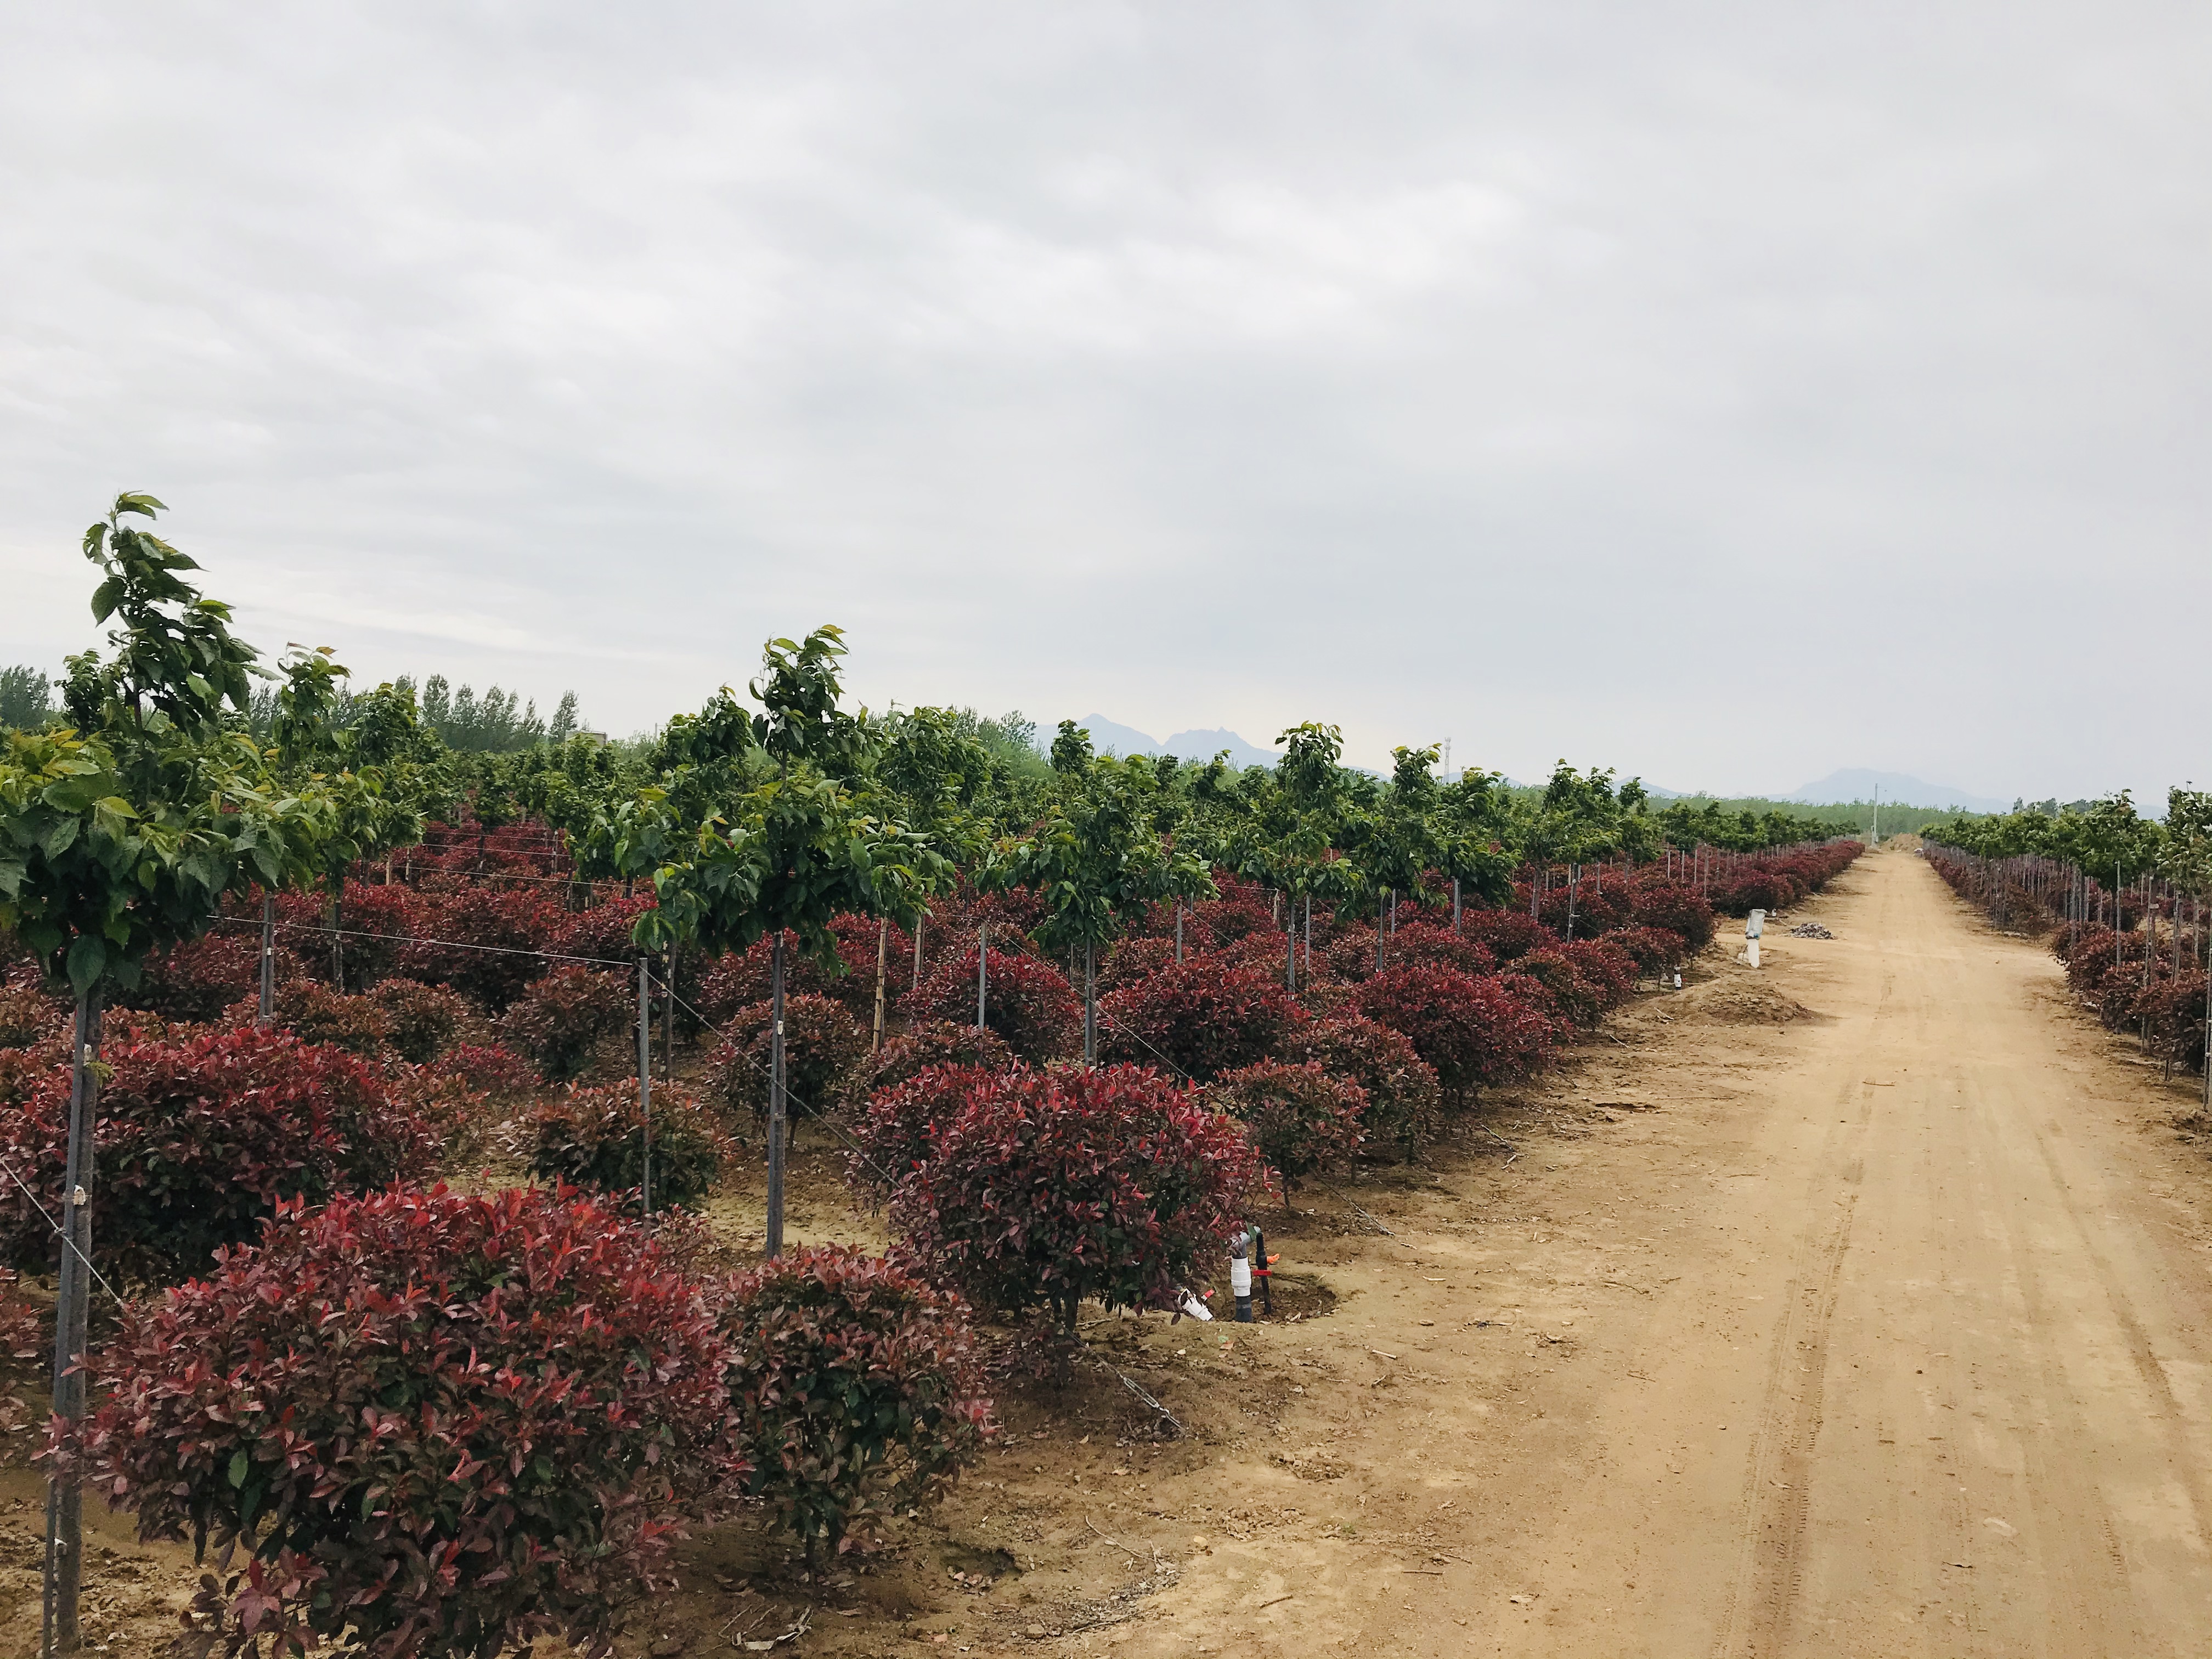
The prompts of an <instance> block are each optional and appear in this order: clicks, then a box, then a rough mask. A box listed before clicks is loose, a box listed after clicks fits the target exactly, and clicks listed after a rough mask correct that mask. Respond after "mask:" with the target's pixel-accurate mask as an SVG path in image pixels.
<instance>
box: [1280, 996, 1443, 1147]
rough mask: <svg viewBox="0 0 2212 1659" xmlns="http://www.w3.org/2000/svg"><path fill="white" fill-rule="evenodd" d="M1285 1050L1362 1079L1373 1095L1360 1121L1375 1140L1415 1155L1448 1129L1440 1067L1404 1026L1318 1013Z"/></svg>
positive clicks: (1363, 1087)
mask: <svg viewBox="0 0 2212 1659" xmlns="http://www.w3.org/2000/svg"><path fill="white" fill-rule="evenodd" d="M1284 1055H1285V1058H1286V1059H1288V1060H1293V1061H1301V1060H1312V1061H1315V1062H1317V1063H1318V1064H1319V1065H1320V1066H1321V1068H1322V1070H1323V1071H1325V1072H1327V1073H1328V1074H1329V1075H1330V1076H1332V1077H1340V1078H1345V1079H1348V1080H1350V1081H1351V1082H1353V1083H1356V1084H1358V1085H1359V1086H1360V1088H1361V1090H1362V1091H1364V1093H1365V1094H1366V1096H1367V1110H1366V1113H1365V1114H1364V1115H1363V1116H1362V1117H1361V1119H1360V1127H1361V1130H1362V1132H1363V1133H1364V1134H1365V1136H1366V1137H1367V1139H1368V1141H1369V1143H1370V1145H1372V1144H1381V1145H1387V1146H1392V1147H1394V1148H1395V1150H1396V1152H1397V1153H1398V1155H1399V1156H1400V1157H1401V1158H1413V1156H1414V1155H1415V1154H1416V1153H1418V1152H1419V1151H1420V1149H1421V1147H1422V1146H1423V1144H1424V1143H1425V1142H1427V1141H1431V1140H1433V1139H1436V1138H1437V1135H1438V1134H1439V1133H1442V1132H1443V1089H1442V1088H1441V1087H1440V1086H1439V1085H1438V1084H1437V1073H1436V1068H1435V1067H1434V1066H1431V1065H1430V1064H1429V1063H1428V1061H1426V1060H1423V1059H1422V1058H1421V1057H1420V1055H1419V1054H1418V1053H1417V1052H1416V1051H1415V1050H1414V1048H1413V1042H1411V1040H1409V1039H1408V1038H1407V1036H1406V1035H1405V1034H1404V1033H1403V1032H1401V1031H1395V1030H1391V1028H1390V1027H1389V1026H1388V1025H1384V1024H1382V1023H1381V1022H1379V1021H1376V1020H1372V1019H1369V1018H1367V1017H1366V1016H1365V1015H1364V1014H1352V1013H1342V1014H1335V1015H1332V1016H1331V1017H1330V1018H1327V1019H1317V1020H1315V1021H1314V1022H1313V1023H1312V1024H1309V1025H1306V1026H1304V1027H1302V1028H1301V1029H1300V1030H1297V1032H1295V1033H1294V1034H1292V1036H1291V1039H1290V1041H1289V1042H1286V1043H1285V1044H1284Z"/></svg>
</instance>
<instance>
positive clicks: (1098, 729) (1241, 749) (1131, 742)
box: [1076, 714, 1282, 767]
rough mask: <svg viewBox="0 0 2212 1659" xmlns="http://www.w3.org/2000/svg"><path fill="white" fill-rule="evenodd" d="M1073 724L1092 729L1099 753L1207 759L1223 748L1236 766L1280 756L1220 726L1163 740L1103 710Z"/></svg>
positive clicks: (1268, 763) (1261, 763) (1263, 762)
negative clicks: (1124, 723) (1110, 718)
mask: <svg viewBox="0 0 2212 1659" xmlns="http://www.w3.org/2000/svg"><path fill="white" fill-rule="evenodd" d="M1076 724H1077V725H1078V726H1081V727H1082V728H1083V729H1084V730H1085V731H1086V732H1090V733H1091V747H1092V748H1094V749H1096V750H1098V751H1099V752H1100V753H1101V754H1103V753H1105V752H1106V751H1107V750H1109V749H1110V750H1113V751H1114V753H1115V754H1117V755H1176V756H1179V757H1181V758H1182V759H1184V760H1194V761H1210V760H1212V758H1213V757H1215V756H1216V755H1218V754H1219V753H1220V752H1221V751H1222V750H1225V749H1226V750H1228V751H1229V763H1230V764H1231V766H1237V767H1243V766H1273V764H1274V763H1276V762H1277V761H1278V760H1279V759H1281V758H1282V757H1281V756H1280V755H1279V754H1277V753H1276V752H1275V751H1274V750H1267V749H1261V748H1260V747H1258V746H1257V745H1255V744H1249V743H1247V742H1245V741H1244V739H1243V738H1240V737H1238V736H1237V734H1236V733H1235V732H1230V731H1226V730H1224V729H1222V728H1220V727H1216V728H1214V729H1212V730H1211V731H1203V732H1176V734H1175V736H1173V737H1171V738H1169V739H1168V740H1167V741H1166V742H1165V743H1162V742H1161V741H1160V740H1159V739H1158V738H1154V737H1150V736H1148V735H1146V733H1145V732H1139V731H1138V730H1137V728H1136V727H1135V726H1124V725H1122V724H1121V722H1120V721H1119V720H1108V719H1107V718H1106V716H1105V715H1103V714H1086V715H1085V716H1084V718H1083V719H1081V720H1078V721H1076Z"/></svg>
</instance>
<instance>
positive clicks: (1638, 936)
mask: <svg viewBox="0 0 2212 1659" xmlns="http://www.w3.org/2000/svg"><path fill="white" fill-rule="evenodd" d="M1605 942H1606V943H1607V945H1612V946H1613V947H1614V948H1615V949H1616V950H1620V951H1626V953H1627V955H1628V958H1629V960H1630V961H1632V962H1633V963H1635V964H1636V971H1637V972H1638V974H1639V975H1643V974H1656V973H1662V972H1664V971H1665V970H1666V969H1669V968H1672V967H1674V965H1675V963H1679V962H1680V961H1682V960H1683V959H1684V958H1685V957H1687V956H1688V955H1689V953H1690V945H1689V941H1688V940H1687V939H1684V938H1683V937H1682V936H1681V935H1680V933H1675V932H1674V931H1673V930H1672V929H1671V928H1666V927H1616V928H1614V929H1613V932H1611V933H1607V935H1606V936H1605Z"/></svg>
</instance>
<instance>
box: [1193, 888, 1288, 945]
mask: <svg viewBox="0 0 2212 1659" xmlns="http://www.w3.org/2000/svg"><path fill="white" fill-rule="evenodd" d="M1214 885H1215V886H1217V887H1218V888H1219V889H1220V890H1221V896H1220V897H1218V898H1210V899H1200V901H1199V902H1197V903H1195V904H1193V905H1191V906H1189V907H1188V908H1187V909H1186V910H1185V912H1184V915H1186V916H1187V917H1195V918H1197V921H1198V924H1199V926H1200V927H1204V928H1205V929H1206V931H1207V932H1209V933H1212V935H1213V937H1214V938H1215V939H1217V940H1218V941H1219V942H1220V943H1221V944H1223V945H1233V944H1235V943H1236V942H1237V940H1238V939H1243V938H1245V937H1246V936H1247V935H1248V934H1251V933H1279V932H1280V931H1281V929H1280V927H1279V925H1278V924H1277V922H1276V921H1275V907H1274V905H1273V903H1272V902H1270V901H1269V900H1268V897H1267V894H1265V893H1264V892H1262V891H1261V890H1260V889H1259V888H1257V887H1255V886H1252V885H1250V884H1248V883H1244V882H1240V881H1237V880H1236V879H1234V878H1229V877H1226V876H1225V875H1224V874H1223V873H1222V872H1218V871H1217V872H1215V873H1214ZM1168 921H1169V926H1170V928H1172V927H1173V926H1174V921H1175V915H1174V912H1173V910H1172V909H1170V912H1169V916H1168ZM1185 926H1186V927H1188V922H1186V923H1185ZM1185 942H1186V944H1187V943H1188V935H1186V936H1185Z"/></svg>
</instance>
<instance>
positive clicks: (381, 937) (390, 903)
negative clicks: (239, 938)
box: [290, 881, 451, 991]
mask: <svg viewBox="0 0 2212 1659" xmlns="http://www.w3.org/2000/svg"><path fill="white" fill-rule="evenodd" d="M314 904H315V907H316V908H315V911H314V915H313V925H314V926H316V927H327V926H328V925H329V923H330V911H329V905H330V896H329V895H328V894H325V893H318V894H316V895H314ZM420 909H421V901H420V900H419V899H418V898H417V897H416V895H415V894H414V893H413V892H412V891H411V890H410V889H408V888H405V887H401V886H397V885H392V886H386V885H382V884H374V885H373V884H369V883H367V882H359V881H349V882H348V883H346V884H345V902H344V903H343V906H341V907H340V908H339V911H338V927H339V928H340V930H341V932H340V936H339V939H338V946H339V950H340V951H341V953H342V955H343V961H344V964H345V988H346V989H348V990H349V991H357V990H359V989H361V988H362V987H364V986H368V985H373V984H374V983H375V982H376V981H378V980H380V979H381V978H383V977H384V976H385V975H386V974H388V973H390V972H391V971H392V968H393V967H394V965H395V964H396V963H398V960H399V955H400V952H401V951H403V950H404V949H405V948H406V947H407V943H408V941H409V940H410V939H414V938H415V937H416V935H418V934H420V933H424V932H426V931H428V930H427V929H426V928H425V927H424V926H423V922H424V920H425V918H424V917H423V916H422V915H421V914H419V912H420ZM301 920H306V918H301ZM290 937H291V941H292V945H293V948H294V949H295V950H296V951H298V952H299V953H300V957H301V960H302V961H303V962H305V963H306V964H307V969H308V971H309V972H310V973H313V974H314V975H316V976H317V977H318V978H325V979H326V978H328V977H329V975H330V973H331V947H330V939H329V936H328V935H327V934H326V935H325V936H324V937H323V938H321V939H318V938H316V937H315V936H314V935H313V934H312V933H294V934H292V935H291V936H290ZM447 937H451V936H450V935H448V936H447Z"/></svg>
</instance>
